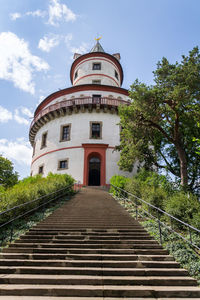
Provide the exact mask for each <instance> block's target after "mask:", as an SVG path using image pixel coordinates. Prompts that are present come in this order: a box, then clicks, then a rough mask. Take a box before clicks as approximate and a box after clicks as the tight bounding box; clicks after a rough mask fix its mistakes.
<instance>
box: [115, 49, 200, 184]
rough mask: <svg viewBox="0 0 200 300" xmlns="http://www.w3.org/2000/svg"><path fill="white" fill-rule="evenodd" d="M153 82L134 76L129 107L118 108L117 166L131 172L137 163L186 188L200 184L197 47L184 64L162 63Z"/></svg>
mask: <svg viewBox="0 0 200 300" xmlns="http://www.w3.org/2000/svg"><path fill="white" fill-rule="evenodd" d="M153 73H154V81H155V84H154V85H152V86H147V85H146V84H144V83H140V82H139V81H138V80H136V81H135V82H134V83H133V85H132V86H131V90H130V97H131V99H132V102H131V104H130V106H123V107H120V109H119V113H120V117H121V121H120V125H121V127H122V132H121V142H120V145H119V146H118V147H117V149H118V150H121V156H120V161H119V166H120V167H121V168H122V169H124V170H128V171H130V170H131V169H132V166H133V164H134V163H135V162H139V163H142V164H143V165H144V167H145V168H147V169H151V168H152V166H156V167H157V168H158V169H163V168H164V169H165V170H167V171H168V172H171V173H172V174H173V175H175V176H176V177H179V178H180V180H181V185H182V186H183V187H185V188H193V189H195V187H197V184H198V180H199V178H200V159H199V156H198V154H197V153H196V146H195V143H194V141H193V137H195V138H199V136H200V128H199V127H198V126H197V122H196V120H197V119H198V118H199V106H200V54H199V49H198V47H195V48H194V49H193V50H192V51H190V52H189V55H188V56H182V61H181V62H180V63H178V62H176V63H175V64H170V63H169V61H168V60H167V59H166V58H163V59H162V61H161V62H158V64H157V69H156V70H155V71H154V72H153Z"/></svg>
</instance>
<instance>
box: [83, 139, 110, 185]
mask: <svg viewBox="0 0 200 300" xmlns="http://www.w3.org/2000/svg"><path fill="white" fill-rule="evenodd" d="M82 147H83V148H84V169H83V185H88V178H89V160H90V158H91V156H93V155H94V156H95V155H96V156H99V157H100V159H101V169H100V174H101V175H100V185H103V186H105V185H106V149H107V148H108V144H82Z"/></svg>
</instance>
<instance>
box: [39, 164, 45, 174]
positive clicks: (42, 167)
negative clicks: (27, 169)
mask: <svg viewBox="0 0 200 300" xmlns="http://www.w3.org/2000/svg"><path fill="white" fill-rule="evenodd" d="M43 173H44V166H43V165H42V166H39V169H38V174H43Z"/></svg>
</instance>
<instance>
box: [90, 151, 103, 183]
mask: <svg viewBox="0 0 200 300" xmlns="http://www.w3.org/2000/svg"><path fill="white" fill-rule="evenodd" d="M100 169H101V161H100V159H99V158H98V157H92V158H90V160H89V180H88V185H95V186H98V185H100V178H101V176H100V175H101V174H100Z"/></svg>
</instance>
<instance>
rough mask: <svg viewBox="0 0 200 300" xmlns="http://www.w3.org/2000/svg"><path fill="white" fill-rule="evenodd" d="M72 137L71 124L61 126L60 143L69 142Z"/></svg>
mask: <svg viewBox="0 0 200 300" xmlns="http://www.w3.org/2000/svg"><path fill="white" fill-rule="evenodd" d="M70 135H71V124H66V125H62V126H61V130H60V141H61V142H64V141H69V140H70Z"/></svg>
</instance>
